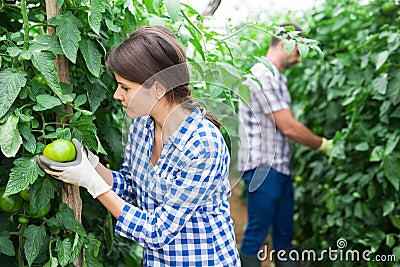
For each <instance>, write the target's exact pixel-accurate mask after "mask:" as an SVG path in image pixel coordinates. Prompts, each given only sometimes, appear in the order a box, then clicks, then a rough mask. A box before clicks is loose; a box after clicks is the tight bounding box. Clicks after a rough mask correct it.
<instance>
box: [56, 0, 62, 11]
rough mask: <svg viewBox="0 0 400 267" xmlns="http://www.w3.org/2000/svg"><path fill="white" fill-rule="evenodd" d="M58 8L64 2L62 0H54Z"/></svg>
mask: <svg viewBox="0 0 400 267" xmlns="http://www.w3.org/2000/svg"><path fill="white" fill-rule="evenodd" d="M56 3H57V7H58V9H61V7H62V5H63V4H64V0H56Z"/></svg>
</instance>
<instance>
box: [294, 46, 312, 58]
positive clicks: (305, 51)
mask: <svg viewBox="0 0 400 267" xmlns="http://www.w3.org/2000/svg"><path fill="white" fill-rule="evenodd" d="M297 47H298V49H299V53H300V56H301V58H302V59H304V58H305V57H306V56H307V55H308V52H309V51H310V48H309V47H308V45H306V44H297Z"/></svg>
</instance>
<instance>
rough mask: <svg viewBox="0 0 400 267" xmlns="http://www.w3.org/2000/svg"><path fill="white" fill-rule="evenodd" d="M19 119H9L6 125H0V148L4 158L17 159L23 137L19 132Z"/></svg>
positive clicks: (13, 117) (14, 117)
mask: <svg viewBox="0 0 400 267" xmlns="http://www.w3.org/2000/svg"><path fill="white" fill-rule="evenodd" d="M18 121H19V118H18V117H17V116H16V115H14V114H13V115H11V116H10V117H8V119H7V121H6V122H5V123H4V124H0V146H1V152H3V154H4V156H6V157H8V158H11V157H15V155H16V154H17V152H18V150H19V148H20V146H21V145H22V137H21V135H20V133H19V131H18Z"/></svg>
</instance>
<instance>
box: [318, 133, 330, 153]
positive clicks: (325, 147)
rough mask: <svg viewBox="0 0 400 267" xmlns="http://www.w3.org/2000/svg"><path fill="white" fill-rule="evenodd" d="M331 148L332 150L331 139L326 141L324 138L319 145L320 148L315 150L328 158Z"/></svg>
mask: <svg viewBox="0 0 400 267" xmlns="http://www.w3.org/2000/svg"><path fill="white" fill-rule="evenodd" d="M332 148H333V141H332V139H326V138H325V137H322V143H321V145H320V147H319V148H317V150H318V151H320V152H322V153H324V154H325V155H327V156H328V157H330V156H331V152H332Z"/></svg>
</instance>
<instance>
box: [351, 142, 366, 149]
mask: <svg viewBox="0 0 400 267" xmlns="http://www.w3.org/2000/svg"><path fill="white" fill-rule="evenodd" d="M354 149H355V150H357V151H367V150H368V149H369V145H368V142H361V143H359V144H357V145H356V146H355V148H354Z"/></svg>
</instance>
